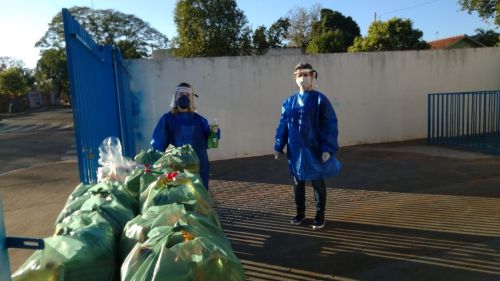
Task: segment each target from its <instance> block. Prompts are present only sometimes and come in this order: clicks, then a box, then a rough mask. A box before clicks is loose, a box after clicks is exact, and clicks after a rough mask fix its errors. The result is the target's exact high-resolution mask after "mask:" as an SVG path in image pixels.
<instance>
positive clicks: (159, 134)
mask: <svg viewBox="0 0 500 281" xmlns="http://www.w3.org/2000/svg"><path fill="white" fill-rule="evenodd" d="M167 125H168V119H167V114H165V115H163V116H162V117H161V118H160V120H159V121H158V123H157V124H156V127H155V130H154V131H153V137H152V139H151V147H152V148H153V149H154V150H159V151H165V149H166V148H167V145H168V128H167Z"/></svg>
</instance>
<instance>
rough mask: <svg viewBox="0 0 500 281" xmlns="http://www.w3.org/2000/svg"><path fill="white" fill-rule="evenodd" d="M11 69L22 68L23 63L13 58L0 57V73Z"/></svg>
mask: <svg viewBox="0 0 500 281" xmlns="http://www.w3.org/2000/svg"><path fill="white" fill-rule="evenodd" d="M11 67H17V68H24V62H23V61H22V60H19V59H16V58H13V57H7V56H3V57H0V71H3V70H6V69H7V68H11Z"/></svg>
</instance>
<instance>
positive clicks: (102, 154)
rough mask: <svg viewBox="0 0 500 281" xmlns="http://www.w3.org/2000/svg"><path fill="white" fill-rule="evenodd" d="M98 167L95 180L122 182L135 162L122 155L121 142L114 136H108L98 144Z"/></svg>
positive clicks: (132, 168)
mask: <svg viewBox="0 0 500 281" xmlns="http://www.w3.org/2000/svg"><path fill="white" fill-rule="evenodd" d="M99 165H100V166H101V167H99V168H98V169H97V182H102V181H105V180H109V181H118V182H121V183H123V182H124V181H125V178H126V177H127V176H128V175H129V174H131V173H132V171H133V170H134V169H135V162H134V161H132V160H131V159H129V158H127V157H125V156H123V154H122V144H121V142H120V140H119V139H118V138H116V137H108V138H105V139H104V140H103V141H102V144H101V145H100V146H99Z"/></svg>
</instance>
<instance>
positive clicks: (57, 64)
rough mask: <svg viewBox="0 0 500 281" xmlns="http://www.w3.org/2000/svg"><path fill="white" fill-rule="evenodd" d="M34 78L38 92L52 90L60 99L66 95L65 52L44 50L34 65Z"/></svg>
mask: <svg viewBox="0 0 500 281" xmlns="http://www.w3.org/2000/svg"><path fill="white" fill-rule="evenodd" d="M35 77H36V81H37V84H38V87H39V88H40V90H43V91H52V90H54V91H55V92H56V93H58V94H59V95H61V97H64V96H66V95H68V94H69V81H68V72H67V67H66V51H65V50H64V49H55V48H54V49H48V50H45V51H44V52H43V53H42V56H41V58H40V59H39V60H38V63H37V65H36V72H35Z"/></svg>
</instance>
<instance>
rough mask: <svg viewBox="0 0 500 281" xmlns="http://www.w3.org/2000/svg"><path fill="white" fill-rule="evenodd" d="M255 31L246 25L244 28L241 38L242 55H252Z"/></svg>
mask: <svg viewBox="0 0 500 281" xmlns="http://www.w3.org/2000/svg"><path fill="white" fill-rule="evenodd" d="M252 39H253V31H252V29H251V28H250V27H248V26H246V27H244V28H243V31H242V32H241V39H240V55H241V56H249V55H252V48H253V42H252Z"/></svg>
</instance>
